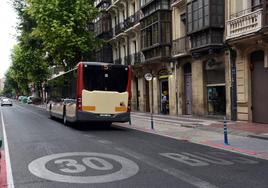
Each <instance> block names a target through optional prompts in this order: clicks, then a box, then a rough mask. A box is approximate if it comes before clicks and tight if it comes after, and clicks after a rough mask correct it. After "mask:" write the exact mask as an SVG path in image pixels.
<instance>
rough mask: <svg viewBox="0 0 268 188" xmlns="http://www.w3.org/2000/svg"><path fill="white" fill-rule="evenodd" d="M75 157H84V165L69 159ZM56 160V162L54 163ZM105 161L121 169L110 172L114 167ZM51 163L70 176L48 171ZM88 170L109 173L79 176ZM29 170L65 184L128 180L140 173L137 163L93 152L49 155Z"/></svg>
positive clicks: (38, 160) (31, 165)
mask: <svg viewBox="0 0 268 188" xmlns="http://www.w3.org/2000/svg"><path fill="white" fill-rule="evenodd" d="M74 156H76V157H82V158H83V159H82V162H83V163H82V164H79V163H81V162H78V161H76V160H75V159H69V158H71V157H74ZM55 159H56V161H54V160H55ZM57 159H58V160H57ZM105 159H109V160H111V161H115V162H116V163H119V164H120V166H121V168H120V169H118V170H117V171H115V172H111V171H109V170H112V169H113V168H114V167H113V165H112V164H111V163H110V162H108V161H106V160H105ZM50 161H52V162H53V161H54V164H56V165H57V164H58V165H60V166H56V165H55V166H54V167H55V168H56V169H57V170H60V171H62V172H65V173H68V175H66V174H59V173H58V172H53V171H51V170H50V169H48V168H47V164H48V163H49V162H50ZM93 161H97V162H98V163H99V164H101V166H98V165H96V164H95V163H93ZM59 167H60V168H59ZM86 168H89V169H91V170H94V171H102V172H103V171H105V170H106V171H107V172H108V173H107V174H101V175H85V174H81V176H79V175H78V174H79V173H82V172H85V171H86ZM28 169H29V171H30V172H31V173H32V174H34V175H35V176H37V177H40V178H43V179H47V180H51V181H58V182H65V183H107V182H113V181H119V180H123V179H127V178H129V177H131V176H134V175H136V174H137V173H138V171H139V166H138V165H137V164H136V163H135V162H133V161H131V160H129V159H127V158H125V157H121V156H118V155H111V154H105V153H93V152H72V153H59V154H53V155H47V156H44V157H41V158H38V159H36V160H34V161H32V162H31V163H30V164H29V165H28Z"/></svg>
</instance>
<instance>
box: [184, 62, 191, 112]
mask: <svg viewBox="0 0 268 188" xmlns="http://www.w3.org/2000/svg"><path fill="white" fill-rule="evenodd" d="M184 92H185V114H186V115H191V114H192V67H191V64H190V63H187V64H185V65H184Z"/></svg>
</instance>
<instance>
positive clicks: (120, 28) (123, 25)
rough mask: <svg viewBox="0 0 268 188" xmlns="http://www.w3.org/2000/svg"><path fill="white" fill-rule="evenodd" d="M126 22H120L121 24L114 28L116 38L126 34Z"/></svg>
mask: <svg viewBox="0 0 268 188" xmlns="http://www.w3.org/2000/svg"><path fill="white" fill-rule="evenodd" d="M126 26H127V24H126V21H123V22H120V23H119V24H117V25H116V26H115V28H114V36H116V35H118V34H120V33H122V32H124V31H125V30H126V28H127V27H126Z"/></svg>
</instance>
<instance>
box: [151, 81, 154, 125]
mask: <svg viewBox="0 0 268 188" xmlns="http://www.w3.org/2000/svg"><path fill="white" fill-rule="evenodd" d="M151 81H152V85H151V88H152V89H151V93H152V102H151V106H152V107H151V129H154V120H153V112H154V105H153V103H154V95H153V91H154V88H153V85H154V84H153V83H154V79H152V80H151Z"/></svg>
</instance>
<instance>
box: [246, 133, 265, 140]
mask: <svg viewBox="0 0 268 188" xmlns="http://www.w3.org/2000/svg"><path fill="white" fill-rule="evenodd" d="M248 137H250V138H257V139H261V140H268V137H267V136H261V135H254V134H252V135H248Z"/></svg>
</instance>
